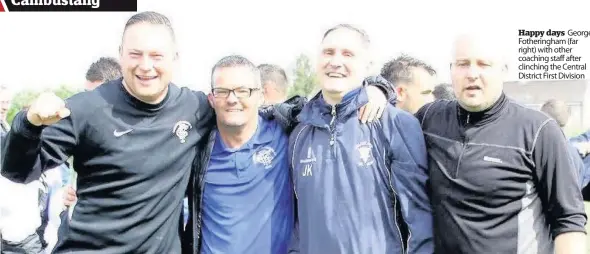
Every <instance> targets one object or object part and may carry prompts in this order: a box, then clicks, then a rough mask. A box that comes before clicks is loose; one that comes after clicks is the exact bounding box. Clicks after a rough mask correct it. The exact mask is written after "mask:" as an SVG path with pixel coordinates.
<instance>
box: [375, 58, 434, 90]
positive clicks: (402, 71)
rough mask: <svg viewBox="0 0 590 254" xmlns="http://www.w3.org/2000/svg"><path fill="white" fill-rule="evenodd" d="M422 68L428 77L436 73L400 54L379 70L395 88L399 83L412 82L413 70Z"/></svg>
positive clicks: (426, 65) (429, 67)
mask: <svg viewBox="0 0 590 254" xmlns="http://www.w3.org/2000/svg"><path fill="white" fill-rule="evenodd" d="M414 68H422V69H424V70H426V71H427V72H428V74H430V75H436V71H435V70H434V68H432V67H431V66H430V65H428V64H427V63H425V62H423V61H421V60H419V59H416V58H414V57H411V56H408V55H405V54H402V55H401V56H399V57H397V58H395V59H393V60H391V61H389V62H387V63H385V64H384V65H383V68H381V76H382V77H383V78H385V79H387V81H389V82H391V83H392V84H393V85H394V86H397V85H398V83H400V82H412V80H413V79H412V78H413V72H412V71H413V69H414Z"/></svg>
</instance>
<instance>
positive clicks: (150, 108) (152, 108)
mask: <svg viewBox="0 0 590 254" xmlns="http://www.w3.org/2000/svg"><path fill="white" fill-rule="evenodd" d="M115 82H117V83H119V84H118V85H119V88H120V89H121V91H122V92H123V97H124V98H125V101H126V102H127V103H129V104H130V105H131V106H132V107H134V108H137V109H139V110H142V111H146V112H157V111H159V110H160V109H162V108H163V107H164V105H166V102H167V101H168V100H169V99H170V97H171V96H170V94H171V93H173V92H174V93H175V92H176V90H175V89H174V86H172V85H170V84H168V92H166V96H165V97H164V99H163V100H162V101H161V102H159V103H157V104H150V103H145V102H143V101H141V100H139V99H137V98H135V97H133V95H131V94H130V93H129V92H128V91H127V89H125V87H124V85H123V83H124V82H125V81H124V80H123V78H119V79H118V80H116V81H115Z"/></svg>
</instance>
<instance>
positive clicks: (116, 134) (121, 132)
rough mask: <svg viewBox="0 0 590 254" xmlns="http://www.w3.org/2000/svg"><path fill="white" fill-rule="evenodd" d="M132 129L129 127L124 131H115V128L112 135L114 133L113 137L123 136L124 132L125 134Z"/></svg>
mask: <svg viewBox="0 0 590 254" xmlns="http://www.w3.org/2000/svg"><path fill="white" fill-rule="evenodd" d="M132 130H133V129H129V130H126V131H117V130H115V131H114V132H113V135H115V137H120V136H123V135H125V134H127V133H129V132H131V131H132Z"/></svg>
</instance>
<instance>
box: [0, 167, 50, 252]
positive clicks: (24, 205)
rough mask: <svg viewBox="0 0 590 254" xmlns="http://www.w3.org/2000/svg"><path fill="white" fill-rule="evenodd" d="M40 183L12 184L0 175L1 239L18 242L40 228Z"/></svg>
mask: <svg viewBox="0 0 590 254" xmlns="http://www.w3.org/2000/svg"><path fill="white" fill-rule="evenodd" d="M41 187H42V185H41V182H40V181H38V180H36V181H33V182H30V183H28V184H20V183H15V182H12V181H10V180H8V179H6V178H4V177H2V176H1V175H0V193H2V194H1V195H0V232H2V239H4V240H6V241H10V242H20V241H22V240H24V239H26V238H27V237H28V236H30V235H32V234H34V233H35V232H36V230H37V228H39V226H41V210H40V209H39V190H40V188H41Z"/></svg>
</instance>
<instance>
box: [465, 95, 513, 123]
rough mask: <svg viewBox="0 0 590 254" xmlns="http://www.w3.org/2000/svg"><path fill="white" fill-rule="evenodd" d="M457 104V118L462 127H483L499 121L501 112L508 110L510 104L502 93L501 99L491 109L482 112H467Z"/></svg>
mask: <svg viewBox="0 0 590 254" xmlns="http://www.w3.org/2000/svg"><path fill="white" fill-rule="evenodd" d="M456 104H457V117H458V119H459V123H460V125H462V126H467V125H471V126H482V125H484V124H486V123H489V122H492V121H494V120H496V119H498V118H499V117H500V115H501V112H502V111H503V110H504V108H506V105H507V104H508V98H507V97H506V95H505V94H504V92H502V94H501V95H500V98H498V100H497V101H496V102H494V104H492V106H491V107H489V108H488V109H485V110H483V111H480V112H470V111H467V110H465V109H464V108H463V107H461V105H459V103H458V102H456Z"/></svg>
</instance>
